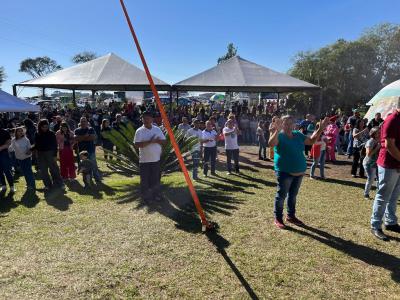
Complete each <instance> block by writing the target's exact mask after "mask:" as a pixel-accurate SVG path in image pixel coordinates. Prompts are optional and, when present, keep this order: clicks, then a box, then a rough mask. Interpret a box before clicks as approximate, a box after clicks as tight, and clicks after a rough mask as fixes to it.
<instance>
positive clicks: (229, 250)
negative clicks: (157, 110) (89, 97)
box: [0, 148, 400, 299]
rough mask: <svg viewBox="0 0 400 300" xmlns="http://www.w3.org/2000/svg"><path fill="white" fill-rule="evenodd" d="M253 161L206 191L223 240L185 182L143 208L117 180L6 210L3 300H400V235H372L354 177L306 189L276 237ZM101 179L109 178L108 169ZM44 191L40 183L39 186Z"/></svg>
mask: <svg viewBox="0 0 400 300" xmlns="http://www.w3.org/2000/svg"><path fill="white" fill-rule="evenodd" d="M251 152H256V149H255V148H246V149H244V150H243V151H242V153H243V156H244V157H243V158H242V166H243V168H242V170H243V173H242V174H241V175H239V176H237V175H235V176H227V175H225V171H224V170H223V169H222V168H221V169H220V171H219V174H220V177H217V178H203V179H202V180H200V181H199V182H198V183H196V186H197V190H198V193H199V196H200V198H201V200H202V202H203V205H204V208H205V210H206V213H207V215H208V216H209V218H210V219H211V220H213V221H216V222H217V223H218V224H219V226H220V228H219V231H218V233H210V234H202V233H200V232H199V231H200V224H199V220H198V217H197V214H196V213H194V208H193V205H192V202H191V198H190V195H189V193H188V191H187V188H186V187H185V182H184V179H183V176H182V174H181V173H175V174H172V175H169V176H166V177H164V178H163V184H164V191H163V195H164V200H163V201H161V202H154V201H153V202H148V203H143V202H141V200H139V198H138V197H136V196H135V195H134V194H135V191H137V188H138V182H139V180H138V178H126V177H123V176H121V175H117V174H111V173H110V172H108V173H106V177H105V181H104V185H103V186H101V187H99V189H97V190H95V191H92V192H85V191H84V190H83V189H82V186H81V184H82V183H81V182H80V183H79V184H74V185H72V186H70V187H69V188H68V190H67V193H66V194H61V193H53V194H51V195H49V196H47V197H46V198H45V197H44V195H43V193H42V192H38V193H37V197H31V196H28V195H23V186H24V184H25V183H24V180H23V179H20V180H19V183H18V191H17V193H16V195H14V197H13V198H12V197H10V196H8V195H7V194H6V195H5V196H4V197H3V198H2V199H1V200H0V212H1V215H0V298H1V299H167V298H175V299H248V298H253V299H257V298H260V299H271V298H279V299H285V298H286V299H321V298H322V299H375V298H381V299H385V298H386V299H400V247H399V245H400V244H399V242H400V235H397V236H396V235H394V234H392V240H391V241H390V242H386V243H385V242H381V241H378V240H377V239H375V238H374V237H373V236H372V235H371V234H370V231H369V217H370V214H371V205H372V202H371V201H366V200H364V199H363V197H362V186H363V183H364V182H363V180H361V179H356V180H355V179H351V178H350V176H349V166H348V165H346V163H345V162H343V163H342V164H341V165H339V166H332V165H328V168H329V169H328V170H327V176H328V177H329V178H330V179H328V180H327V181H311V180H310V179H308V178H304V179H303V184H302V188H301V191H300V194H299V197H298V216H299V217H300V218H301V219H302V220H304V221H305V222H306V224H307V226H306V227H304V228H299V227H294V226H292V227H291V228H290V229H289V230H283V231H282V230H277V229H276V228H275V227H274V226H273V225H272V221H273V217H272V207H273V198H274V194H275V179H274V176H273V172H272V169H271V165H270V164H268V163H265V162H259V161H258V160H257V159H256V158H257V156H256V155H253V154H251ZM102 170H104V171H106V167H105V166H104V165H103V166H102ZM38 183H39V181H38Z"/></svg>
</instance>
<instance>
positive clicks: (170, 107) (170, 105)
mask: <svg viewBox="0 0 400 300" xmlns="http://www.w3.org/2000/svg"><path fill="white" fill-rule="evenodd" d="M171 116H172V90H170V91H169V117H170V118H171Z"/></svg>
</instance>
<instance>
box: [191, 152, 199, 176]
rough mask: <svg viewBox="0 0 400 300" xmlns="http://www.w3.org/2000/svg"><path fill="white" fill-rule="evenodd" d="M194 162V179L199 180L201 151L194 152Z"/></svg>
mask: <svg viewBox="0 0 400 300" xmlns="http://www.w3.org/2000/svg"><path fill="white" fill-rule="evenodd" d="M192 161H193V179H197V178H199V177H198V174H199V170H198V168H199V162H200V151H199V150H196V151H193V152H192Z"/></svg>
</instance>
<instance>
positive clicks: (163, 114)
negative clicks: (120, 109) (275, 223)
mask: <svg viewBox="0 0 400 300" xmlns="http://www.w3.org/2000/svg"><path fill="white" fill-rule="evenodd" d="M120 3H121V7H122V10H123V11H124V15H125V18H126V21H127V22H128V26H129V29H130V31H131V34H132V37H133V40H134V42H135V45H136V49H137V51H138V53H139V56H140V59H141V60H142V64H143V68H144V70H145V72H146V75H147V79H148V80H149V83H150V87H151V90H152V92H153V94H154V98H155V99H156V103H157V106H158V109H159V110H160V113H161V117H162V119H163V121H164V126H165V128H166V129H167V132H168V135H169V137H170V139H171V144H172V146H173V148H174V150H175V153H176V156H177V158H178V161H179V165H180V167H181V169H182V172H183V174H184V176H185V179H186V183H187V185H188V187H189V191H190V194H191V195H192V198H193V201H194V204H195V206H196V209H197V212H198V213H199V215H200V219H201V223H202V225H203V230H204V229H211V228H212V227H213V225H212V224H211V223H209V222H208V221H207V218H206V215H205V214H204V211H203V208H202V207H201V204H200V200H199V197H198V196H197V193H196V190H195V188H194V186H193V182H192V180H191V179H190V176H189V172H188V170H187V168H186V165H185V162H184V161H183V157H182V153H181V151H180V149H179V146H178V144H177V143H176V140H175V136H174V133H173V131H172V128H171V124H170V123H169V119H168V117H167V114H166V112H165V110H164V105H163V104H162V102H161V100H160V97H159V95H158V91H157V88H156V86H155V84H154V81H153V78H152V77H151V74H150V70H149V68H148V66H147V63H146V59H145V58H144V55H143V52H142V49H141V47H140V44H139V40H138V38H137V36H136V33H135V30H134V29H133V26H132V22H131V19H130V17H129V14H128V11H127V10H126V7H125V3H124V0H120Z"/></svg>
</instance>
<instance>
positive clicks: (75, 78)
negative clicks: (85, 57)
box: [17, 53, 171, 91]
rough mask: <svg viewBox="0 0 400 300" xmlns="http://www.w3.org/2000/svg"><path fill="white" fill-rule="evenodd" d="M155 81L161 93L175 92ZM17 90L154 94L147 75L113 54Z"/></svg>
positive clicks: (161, 82)
mask: <svg viewBox="0 0 400 300" xmlns="http://www.w3.org/2000/svg"><path fill="white" fill-rule="evenodd" d="M153 80H154V83H155V85H156V87H157V89H159V90H165V91H169V90H170V89H171V86H170V85H169V84H168V83H166V82H164V81H162V80H161V79H158V78H156V77H153ZM17 86H31V87H46V88H59V89H71V90H95V91H146V90H150V84H149V81H148V80H147V77H146V73H145V72H144V71H143V70H141V69H139V68H138V67H136V66H134V65H132V64H130V63H128V62H127V61H125V60H123V59H122V58H120V57H119V56H117V55H115V54H113V53H110V54H107V55H105V56H102V57H99V58H96V59H93V60H91V61H88V62H86V63H82V64H79V65H75V66H72V67H69V68H66V69H63V70H60V71H57V72H54V73H51V74H49V75H46V76H42V77H39V78H34V79H32V80H28V81H24V82H21V83H19V84H17Z"/></svg>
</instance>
